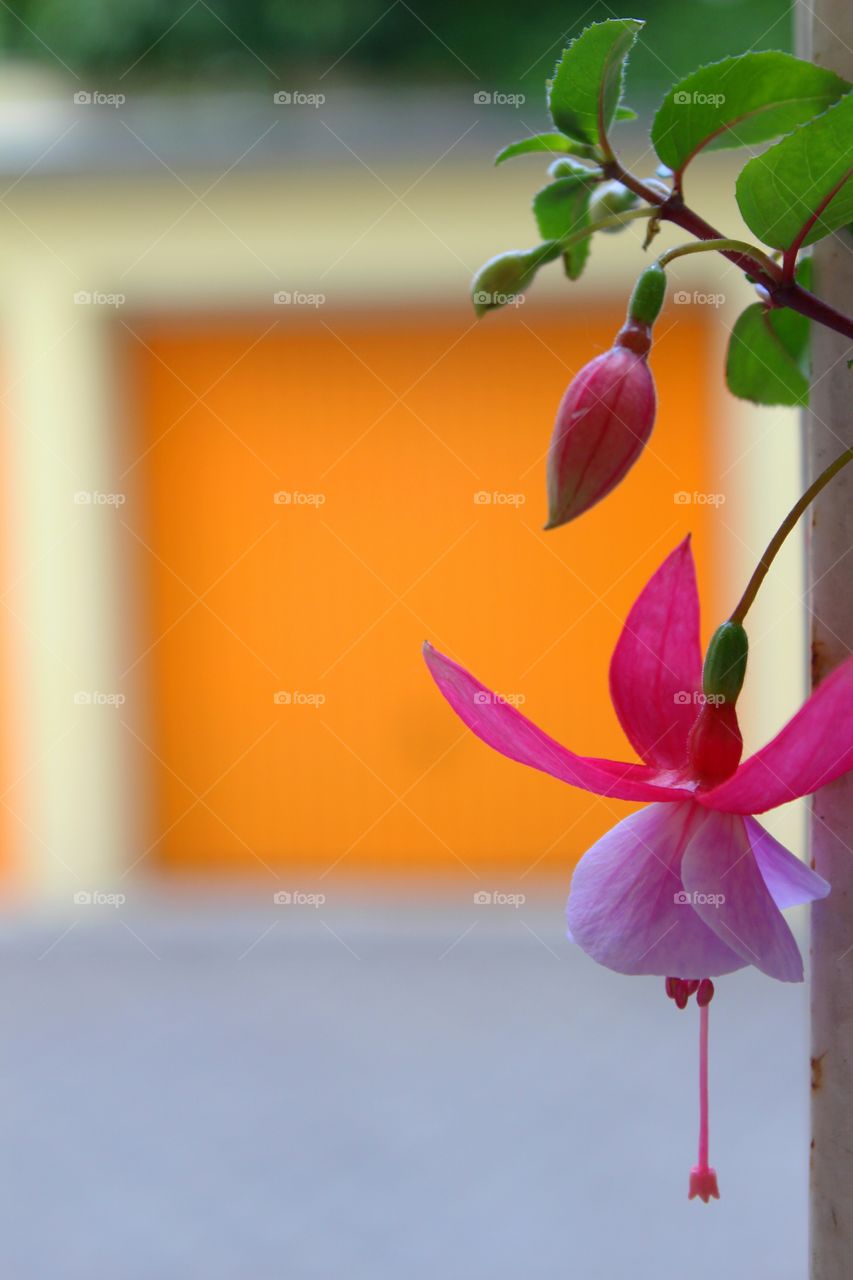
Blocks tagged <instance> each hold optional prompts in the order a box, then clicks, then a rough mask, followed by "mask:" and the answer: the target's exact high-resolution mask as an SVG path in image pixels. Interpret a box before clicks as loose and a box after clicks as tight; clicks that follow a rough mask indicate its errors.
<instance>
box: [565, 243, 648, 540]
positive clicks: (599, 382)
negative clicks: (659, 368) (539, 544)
mask: <svg viewBox="0 0 853 1280" xmlns="http://www.w3.org/2000/svg"><path fill="white" fill-rule="evenodd" d="M665 284H666V276H665V273H664V271H663V270H662V269H661V268H660V267H658V266H652V267H649V268H647V270H646V271H644V272H643V274H642V275H641V276H640V279H639V280H638V281H637V285H636V288H635V289H634V292H633V294H632V296H631V301H630V303H629V306H628V316H627V319H626V321H625V324H624V325H623V327H622V328H621V329H620V330H619V333H618V334H617V335H616V338H615V340H614V343H613V346H612V347H611V348H610V350H609V351H606V352H605V353H604V354H603V355H600V356H597V357H596V358H595V359H594V360H592V361H590V363H589V364H587V365H584V367H583V369H581V371H580V372H579V373H578V374H577V375H576V376H575V377H574V378H573V379H572V381H571V382H570V383H569V386H568V388H567V390H566V393H565V395H564V396H563V399H562V400H561V402H560V407H559V409H558V410H557V420H556V422H555V424H554V432H553V435H552V436H551V444H550V446H549V449H548V465H547V483H548V523H547V525H546V526H545V527H546V529H555V528H557V526H558V525H561V524H566V522H567V521H569V520H574V519H576V517H577V516H579V515H581V514H582V513H583V512H584V511H588V510H589V508H590V507H592V506H595V504H596V503H597V502H600V501H601V499H602V498H604V497H606V496H607V494H608V493H610V492H611V490H612V489H615V487H616V485H617V484H619V483H620V481H621V480H623V479H624V477H625V475H626V474H627V473H628V471H629V470H630V469H631V467H632V466H633V465H634V463H635V462H636V461H637V459H638V458H639V456H640V454H641V453H642V452H643V450H644V449H645V447H646V443H647V441H648V439H649V436H650V435H651V431H652V427H653V426H654V422H655V409H656V404H657V401H656V397H655V384H654V379H653V378H652V375H651V372H650V370H649V365H648V354H649V351H650V349H651V345H652V325H653V323H654V321H655V318H656V317H657V314H658V312H659V310H660V307H661V304H662V302H663V295H664V289H665Z"/></svg>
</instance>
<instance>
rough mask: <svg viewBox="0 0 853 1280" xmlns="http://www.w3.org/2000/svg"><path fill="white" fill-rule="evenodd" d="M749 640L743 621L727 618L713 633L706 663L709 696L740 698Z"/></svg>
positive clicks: (704, 681) (704, 674)
mask: <svg viewBox="0 0 853 1280" xmlns="http://www.w3.org/2000/svg"><path fill="white" fill-rule="evenodd" d="M748 652H749V641H748V640H747V638H746V632H745V631H744V629H743V627H742V626H741V625H740V623H739V622H732V621H731V620H729V621H728V622H724V623H723V625H722V626H721V627H717V630H716V631H715V632H714V634H713V635H712V636H711V643H710V644H709V645H708V652H707V653H706V654H705V664H704V666H703V667H702V689H703V692H704V693H705V694H706V695H707V697H709V698H714V699H719V698H721V699H722V700H723V701H724V702H732V703H734V702H737V698H738V694H739V693H740V691H741V689H742V688H743V681H744V677H745V675H746V659H747V654H748Z"/></svg>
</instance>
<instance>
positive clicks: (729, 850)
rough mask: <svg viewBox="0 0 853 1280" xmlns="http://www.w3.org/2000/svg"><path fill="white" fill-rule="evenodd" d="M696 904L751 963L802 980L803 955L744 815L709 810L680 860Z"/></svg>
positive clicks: (686, 885) (785, 978)
mask: <svg viewBox="0 0 853 1280" xmlns="http://www.w3.org/2000/svg"><path fill="white" fill-rule="evenodd" d="M681 874H682V878H683V880H684V888H685V890H686V891H687V893H688V894H689V895H690V897H691V900H692V903H693V910H694V911H695V912H696V913H697V915H699V916H700V917H701V918H702V919H703V920H704V921H705V923H706V924H707V925H708V927H709V928H710V929H713V931H714V933H716V935H717V936H718V937H719V938H720V940H721V941H723V942H725V943H726V944H727V945H728V946H729V947H731V949H732V950H733V951H736V952H737V954H738V955H739V956H741V957H742V959H743V960H745V961H746V963H747V964H754V965H755V967H756V968H757V969H761V970H762V971H763V972H764V973H766V974H769V976H770V977H771V978H778V979H779V980H780V981H781V982H802V979H803V961H802V957H801V956H800V952H799V949H798V947H797V944H796V942H795V941H794V935H793V934H792V933H791V930H790V929H789V928H788V925H787V923H786V921H785V918H784V916H783V915H782V913H781V911H780V910H779V908H778V907H777V905H776V903H775V902H774V900H773V897H772V896H771V894H770V891H769V890H768V888H767V886H766V885H765V883H764V879H763V877H762V874H761V872H760V871H759V868H758V862H757V861H756V858H755V855H754V853H753V852H752V848H751V847H750V839H749V835H748V833H747V829H746V824H745V822H744V820H743V818H741V817H738V816H737V815H736V814H730V813H709V820H708V821H705V822H703V823H701V824H700V825H699V826H698V827H697V828H696V829H695V830H694V831H693V832H692V833H691V836H690V839H689V840H688V842H687V847H686V849H685V851H684V858H683V860H682V863H681Z"/></svg>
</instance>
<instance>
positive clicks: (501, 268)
mask: <svg viewBox="0 0 853 1280" xmlns="http://www.w3.org/2000/svg"><path fill="white" fill-rule="evenodd" d="M561 252H562V250H561V248H560V246H559V244H557V243H555V242H552V241H547V242H546V243H544V244H540V245H537V246H536V248H535V249H512V250H510V252H509V253H499V254H498V255H497V256H496V257H494V258H490V259H489V261H488V262H487V263H485V264H484V266H482V267H481V268H480V270H479V271H478V272H477V274H476V276H475V277H474V280H473V283H472V285H471V300H472V302H473V303H474V310H475V311H476V313H477V315H478V316H482V315H484V314H485V313H486V312H487V311H494V310H495V309H496V308H497V307H505V306H506V304H507V303H508V302H512V301H513V299H514V298H517V297H518V295H519V294H520V293H522V292H523V291H524V290H525V289H526V288H527V286H528V285H529V284H530V281H531V280H532V279H533V277H534V276H535V275H536V272H537V271H538V269H539V268H540V267H541V266H543V265H544V264H545V263H546V262H553V261H554V259H555V258H559V256H560V254H561Z"/></svg>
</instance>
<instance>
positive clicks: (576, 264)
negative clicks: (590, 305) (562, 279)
mask: <svg viewBox="0 0 853 1280" xmlns="http://www.w3.org/2000/svg"><path fill="white" fill-rule="evenodd" d="M591 248H592V236H591V235H589V236H587V238H586V239H585V240H580V241H578V243H577V244H573V245H572V247H571V249H567V250H566V252H565V253H564V254H563V269H564V271H565V273H566V275H567V276H568V278H569V279H570V280H578V279H579V278H580V276H581V275H582V274H583V269H584V267H585V266H586V260H587V258H588V257H589V251H590V249H591Z"/></svg>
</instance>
